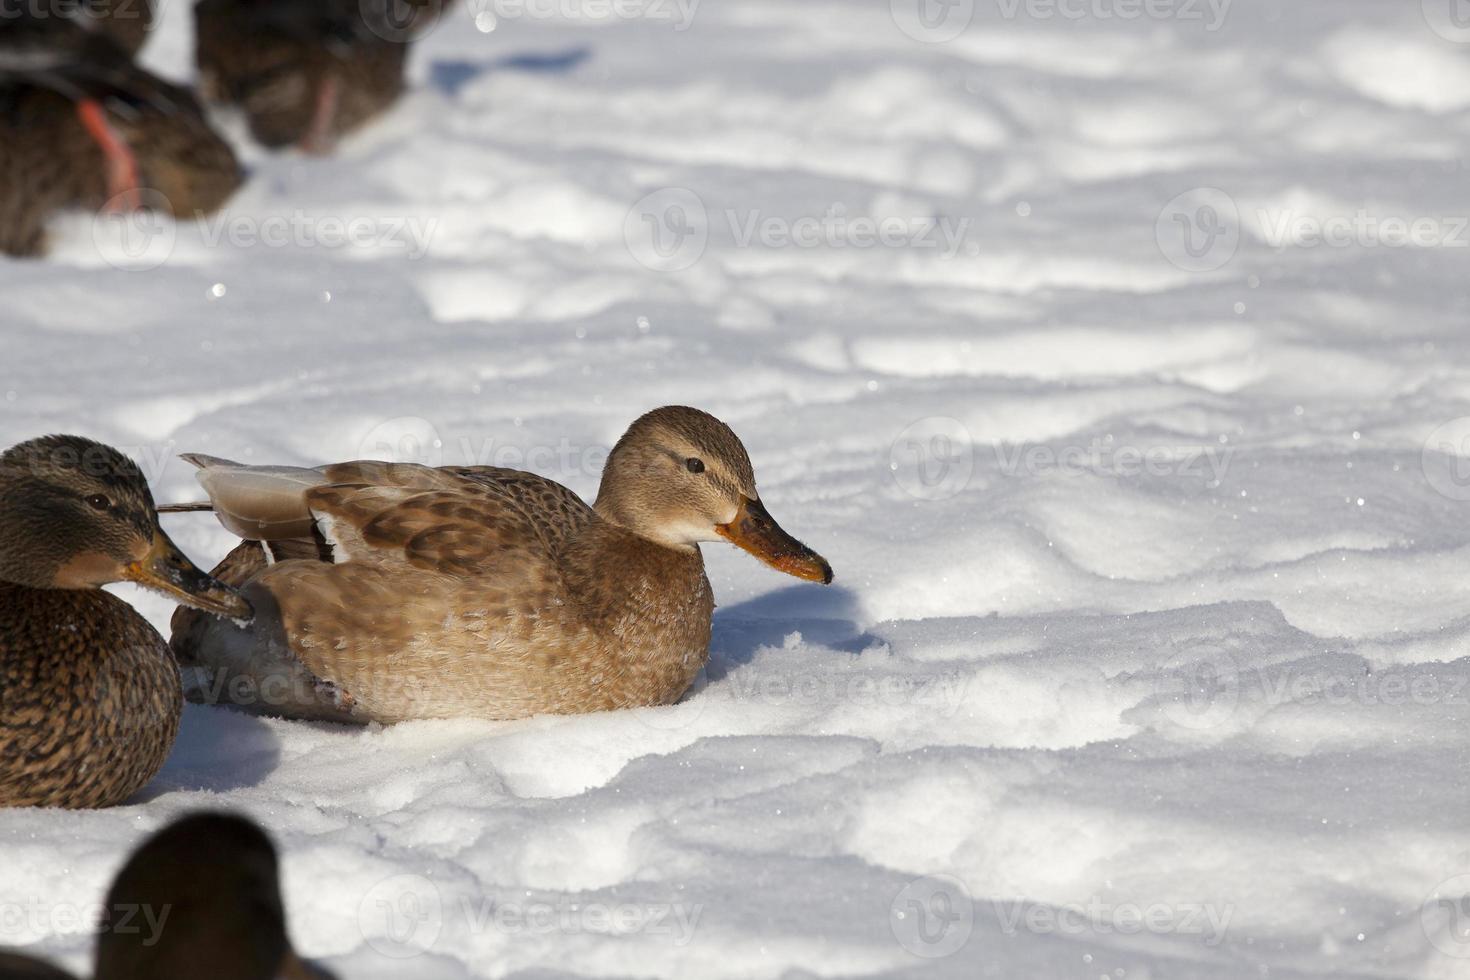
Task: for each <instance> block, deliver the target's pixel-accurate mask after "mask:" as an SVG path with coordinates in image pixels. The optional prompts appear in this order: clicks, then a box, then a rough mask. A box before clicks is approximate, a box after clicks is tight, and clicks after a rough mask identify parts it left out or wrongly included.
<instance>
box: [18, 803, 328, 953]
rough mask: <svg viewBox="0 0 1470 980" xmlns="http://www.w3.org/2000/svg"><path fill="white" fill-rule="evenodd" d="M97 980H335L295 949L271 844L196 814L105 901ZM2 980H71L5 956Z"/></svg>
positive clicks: (161, 839) (172, 829) (133, 866)
mask: <svg viewBox="0 0 1470 980" xmlns="http://www.w3.org/2000/svg"><path fill="white" fill-rule="evenodd" d="M99 932H100V938H99V940H98V943H97V965H96V974H95V976H96V980H196V978H198V977H201V976H208V977H209V978H210V980H331V976H330V974H328V973H326V972H325V971H323V970H321V969H320V968H318V967H315V966H311V965H309V964H307V963H305V962H304V961H302V960H301V959H300V958H299V957H297V955H296V953H295V952H294V951H293V950H292V948H291V941H290V939H289V937H288V935H287V929H286V912H285V906H284V904H283V903H282V901H281V885H280V871H279V862H278V859H277V857H276V849H275V845H273V844H272V843H271V840H270V838H269V837H267V836H266V835H265V833H264V832H263V831H262V830H261V829H260V828H259V827H257V826H256V825H255V824H253V823H251V822H250V821H249V820H245V819H243V818H241V817H236V816H231V815H228V814H214V813H200V814H194V815H192V816H188V817H185V818H183V819H182V820H179V821H178V822H176V823H174V824H172V825H170V826H169V827H167V828H165V829H164V830H162V831H161V832H159V833H158V834H156V835H154V836H153V837H152V838H150V839H149V840H148V841H146V842H145V843H144V844H143V846H142V847H140V848H138V850H137V851H135V852H134V853H133V856H132V857H131V858H130V859H129V860H128V863H127V864H126V865H124V866H123V869H122V871H120V872H119V873H118V876H117V879H116V880H115V881H114V882H113V884H112V890H111V891H109V892H108V893H107V900H106V901H105V902H104V903H103V917H102V921H101V923H100V924H99ZM0 980H71V975H70V974H68V973H66V972H64V971H62V970H58V969H57V968H55V967H53V966H50V965H48V964H46V963H42V962H41V961H39V960H34V959H30V958H28V957H24V956H20V955H17V954H5V953H0Z"/></svg>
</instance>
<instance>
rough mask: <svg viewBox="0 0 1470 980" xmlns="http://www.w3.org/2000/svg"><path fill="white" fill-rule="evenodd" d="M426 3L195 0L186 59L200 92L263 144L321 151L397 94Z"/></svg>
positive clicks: (429, 2) (427, 17)
mask: <svg viewBox="0 0 1470 980" xmlns="http://www.w3.org/2000/svg"><path fill="white" fill-rule="evenodd" d="M436 7H437V5H436V4H435V3H434V2H433V0H316V2H312V3H305V2H303V0H201V2H200V3H199V5H198V6H196V7H195V8H194V17H195V57H196V60H197V61H198V65H199V78H200V84H201V87H202V88H203V90H204V92H205V96H206V98H208V99H209V100H210V101H212V102H216V103H219V104H222V105H235V106H239V107H240V108H241V109H242V110H243V111H244V113H245V117H246V120H247V121H248V123H249V125H250V132H251V135H253V136H254V137H255V138H256V139H257V140H259V141H260V142H261V143H262V144H264V145H265V146H267V147H270V148H271V149H282V148H285V147H289V146H295V147H297V148H299V149H301V150H304V151H306V152H308V153H318V154H324V153H330V152H331V151H332V150H333V148H334V147H335V146H336V144H337V141H338V140H339V139H341V138H342V137H343V136H345V135H346V134H347V133H349V132H351V131H353V130H355V129H357V128H358V127H359V126H362V125H363V124H364V123H366V122H368V121H369V120H371V119H373V118H374V117H376V116H378V115H379V114H381V113H383V112H385V111H386V110H387V109H388V108H389V107H390V106H392V105H393V103H394V102H395V101H397V99H398V97H399V95H400V94H402V92H403V69H404V64H405V61H406V59H407V55H408V42H409V41H411V40H412V38H413V36H414V35H415V34H416V33H419V32H421V31H422V30H423V29H424V28H425V27H427V25H428V24H429V23H430V22H431V21H432V20H433V18H434V16H436Z"/></svg>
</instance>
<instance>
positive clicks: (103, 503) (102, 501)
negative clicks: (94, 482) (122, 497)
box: [87, 493, 112, 510]
mask: <svg viewBox="0 0 1470 980" xmlns="http://www.w3.org/2000/svg"><path fill="white" fill-rule="evenodd" d="M87 506H88V507H91V508H92V509H93V510H111V509H112V501H111V500H110V499H109V498H107V497H105V496H103V495H102V494H100V493H94V494H92V496H90V497H88V498H87Z"/></svg>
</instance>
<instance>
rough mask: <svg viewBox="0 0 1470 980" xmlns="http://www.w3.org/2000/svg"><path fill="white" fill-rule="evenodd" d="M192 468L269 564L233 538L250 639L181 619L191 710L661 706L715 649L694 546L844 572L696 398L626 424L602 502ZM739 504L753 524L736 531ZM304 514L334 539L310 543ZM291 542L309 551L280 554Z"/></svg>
mask: <svg viewBox="0 0 1470 980" xmlns="http://www.w3.org/2000/svg"><path fill="white" fill-rule="evenodd" d="M696 456H698V457H700V459H699V460H697V461H698V462H699V464H700V465H699V468H698V471H697V472H696V470H695V469H694V468H693V467H692V466H691V465H689V464H691V463H693V462H695V461H696V460H695V457H696ZM186 458H190V459H191V460H192V461H194V462H196V463H197V464H199V465H200V466H201V467H202V469H201V474H200V481H201V483H203V484H204V486H205V488H206V490H208V491H209V493H210V495H211V498H212V500H213V502H214V505H215V509H216V511H217V513H219V515H220V517H221V520H222V521H223V522H224V523H225V524H226V526H227V527H230V528H231V530H234V531H235V532H236V533H239V534H242V535H243V536H246V537H252V536H254V537H260V538H264V539H266V541H267V544H268V546H269V547H271V548H273V549H276V553H275V557H276V558H277V559H278V560H277V561H276V562H275V564H270V565H267V564H266V563H265V554H264V552H263V551H262V550H260V548H259V546H254V545H251V546H242V547H241V548H237V549H236V551H235V552H233V553H232V554H231V556H230V557H229V558H227V559H226V561H225V562H224V564H222V565H221V566H220V567H219V568H217V569H216V571H215V574H216V575H217V576H218V577H220V578H221V579H223V580H225V581H228V582H233V583H236V584H241V585H243V586H244V590H243V591H244V593H245V595H246V596H247V598H249V599H250V600H251V601H252V603H253V604H254V605H255V607H256V609H257V611H258V615H257V617H256V620H255V623H254V624H252V626H251V627H250V628H249V629H247V630H241V629H237V628H233V627H230V626H228V625H226V624H219V623H205V622H204V621H202V620H200V619H199V618H198V617H195V616H193V615H191V614H190V613H188V612H185V611H181V612H180V613H179V614H178V615H176V616H175V619H174V641H173V646H174V649H175V651H176V652H177V653H178V655H179V656H180V658H181V660H182V661H183V662H185V663H189V664H197V665H200V666H201V667H202V668H203V673H204V680H203V688H202V689H200V688H196V689H194V690H193V691H192V692H191V697H196V698H197V699H199V700H206V701H209V700H224V701H230V702H233V703H236V704H241V705H243V706H245V707H250V708H253V709H256V710H262V711H266V712H269V713H276V714H285V715H288V716H293V717H307V718H323V719H331V720H353V721H379V722H395V721H402V720H406V719H410V718H442V717H455V716H465V715H468V716H478V717H488V718H518V717H524V716H527V715H532V714H540V713H576V712H586V711H602V710H610V709H615V708H625V707H634V706H639V705H651V704H663V703H667V702H670V701H674V700H677V699H678V698H679V697H680V696H681V695H682V694H683V693H684V692H685V691H686V690H687V689H688V687H689V685H690V683H692V681H693V679H694V677H695V676H696V674H697V673H698V672H699V670H700V668H702V667H703V666H704V663H705V659H706V657H707V656H708V649H709V641H710V625H711V619H712V615H713V612H714V597H713V594H712V592H711V590H710V585H709V581H708V579H707V578H706V577H705V574H704V562H703V558H702V556H701V555H700V552H699V548H698V547H697V545H696V542H698V541H701V540H717V539H719V538H728V539H730V540H732V541H735V543H737V544H739V545H741V546H742V547H745V548H747V550H751V551H753V552H755V553H756V554H758V555H759V556H760V557H762V558H763V559H765V560H767V561H769V562H771V563H773V564H775V563H777V562H778V561H784V562H786V563H787V565H788V567H786V568H785V569H784V570H786V571H790V572H791V573H792V574H798V575H801V576H802V577H806V578H813V579H817V580H821V581H830V578H831V569H830V568H829V567H828V566H827V565H826V563H825V562H823V561H822V560H821V558H820V557H818V556H816V555H815V554H813V553H812V552H810V550H808V549H806V548H805V546H803V545H801V544H800V543H799V542H796V541H795V540H794V539H792V538H790V537H789V536H788V535H785V533H784V532H782V531H780V529H779V528H778V527H776V525H775V524H774V522H773V521H771V520H770V518H769V515H765V513H764V511H763V510H762V509H760V504H759V499H758V497H757V495H756V491H755V478H754V475H753V473H752V472H751V468H750V461H749V459H748V457H746V455H745V451H744V448H743V447H741V446H740V443H739V440H738V439H736V438H735V436H734V434H733V433H732V432H730V431H729V429H728V427H726V426H725V425H724V424H723V423H721V422H719V421H718V420H717V419H714V418H713V417H712V416H709V415H707V414H705V413H703V412H697V411H696V410H694V409H687V408H671V409H660V410H658V411H657V412H654V413H650V414H649V415H647V416H645V417H644V418H643V419H640V420H639V421H638V422H636V423H634V426H633V427H632V428H631V429H630V430H629V432H628V434H627V435H625V436H624V438H623V439H622V440H620V441H619V444H618V446H617V447H615V448H614V449H613V451H612V453H611V454H610V456H609V459H608V468H607V471H606V472H605V473H604V477H603V486H602V490H601V492H600V493H599V495H598V501H597V505H596V507H595V508H594V507H589V506H588V505H587V504H585V503H583V502H582V501H581V500H580V499H578V498H577V497H576V495H575V494H573V493H572V492H571V491H570V490H568V489H566V488H565V487H562V486H560V485H559V484H556V483H554V482H552V481H550V480H547V479H545V478H543V477H539V476H536V475H534V474H530V473H523V472H519V471H514V470H505V469H497V468H493V467H447V468H442V469H431V468H428V467H423V466H414V465H402V464H386V463H372V462H358V463H343V464H336V465H332V466H326V467H322V468H321V469H319V470H299V469H298V470H291V469H280V468H274V469H273V468H268V467H267V468H258V467H241V466H239V465H238V464H232V463H229V462H228V461H223V460H213V459H209V458H205V457H186ZM748 511H749V512H750V513H752V514H758V515H759V517H760V520H759V521H758V522H757V523H759V525H760V527H759V533H758V534H756V535H755V536H751V534H748V533H745V532H740V533H737V532H736V531H735V530H732V528H734V527H736V525H739V524H740V523H741V521H742V515H745V514H747V512H748ZM312 526H314V527H315V529H316V530H317V531H318V532H319V535H320V539H321V540H320V541H316V540H305V539H301V538H300V537H299V536H300V534H301V532H302V530H303V529H304V528H309V527H312ZM752 533H754V532H752ZM742 534H744V536H743V537H742ZM761 534H763V535H765V536H764V537H760V536H759V535H761ZM285 535H293V536H296V537H297V540H295V541H294V542H290V543H289V547H290V549H292V550H291V552H290V554H293V555H298V556H299V555H303V554H304V555H305V557H304V558H302V557H287V552H285V551H281V550H280V546H281V545H284V544H287V542H285V541H283V540H282V537H283V536H285ZM322 543H325V545H326V546H327V547H328V548H329V549H330V556H331V560H330V561H325V560H321V559H320V558H319V557H317V554H316V551H317V549H318V548H319V547H320V545H321V544H322ZM783 549H784V550H783ZM778 567H780V566H778ZM272 684H274V685H275V692H276V693H275V695H274V696H268V695H267V693H266V692H267V688H268V687H270V686H271V685H272ZM242 691H243V692H247V693H248V697H241V696H240V693H239V692H242Z"/></svg>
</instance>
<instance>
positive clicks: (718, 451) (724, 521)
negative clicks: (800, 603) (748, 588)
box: [596, 405, 832, 585]
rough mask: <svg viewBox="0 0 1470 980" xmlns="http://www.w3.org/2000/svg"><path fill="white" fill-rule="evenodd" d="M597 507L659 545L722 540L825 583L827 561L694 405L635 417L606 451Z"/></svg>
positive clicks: (734, 445)
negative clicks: (774, 507)
mask: <svg viewBox="0 0 1470 980" xmlns="http://www.w3.org/2000/svg"><path fill="white" fill-rule="evenodd" d="M596 508H597V512H598V514H599V515H600V516H601V517H602V518H603V519H604V520H608V521H611V522H612V523H614V524H618V525H620V526H622V527H624V528H627V529H628V530H630V531H632V532H633V533H635V534H637V535H639V536H641V537H644V538H647V539H649V540H650V541H653V542H655V543H657V544H660V545H663V546H664V547H666V548H673V549H675V550H683V551H689V550H693V549H695V548H696V547H697V546H698V545H699V543H700V542H701V541H729V542H730V543H731V544H734V545H735V546H737V547H739V548H743V549H744V550H746V551H748V552H750V553H751V554H753V555H755V556H756V557H757V558H759V559H760V560H761V561H763V562H765V563H766V564H767V565H770V566H771V567H772V568H775V569H777V570H778V571H782V572H785V573H786V574H788V575H794V576H796V577H797V578H800V579H806V580H807V581H810V582H821V583H823V584H824V585H825V584H829V583H830V582H831V581H832V566H831V565H829V564H827V561H826V559H824V558H823V557H822V556H821V555H819V554H817V553H816V552H815V551H813V550H812V549H810V548H808V547H807V546H806V545H804V544H802V543H801V542H800V541H798V540H796V539H795V538H793V537H792V536H791V535H790V534H787V533H786V532H785V531H784V530H782V528H781V526H780V525H779V524H777V523H776V521H775V519H774V518H773V517H771V515H770V514H769V513H768V512H767V511H766V508H765V505H764V504H762V503H761V499H760V494H759V493H758V492H757V491H756V488H755V472H754V470H753V469H752V468H751V465H750V456H749V455H748V454H747V453H746V451H745V447H744V446H743V445H741V443H740V439H739V438H738V437H737V436H736V435H735V433H734V432H732V431H731V430H730V427H729V426H728V425H726V424H725V423H723V422H721V421H720V420H719V419H717V418H715V417H714V416H713V415H710V414H709V413H707V412H701V411H699V410H698V409H696V408H685V407H683V406H677V405H676V406H670V407H667V408H659V409H655V410H654V411H652V412H649V413H648V414H647V415H645V416H643V417H642V418H640V419H638V421H636V422H634V423H633V425H632V426H631V427H629V429H628V431H627V432H626V433H624V435H623V437H622V438H621V439H619V440H618V443H617V445H616V446H614V447H613V450H612V452H611V453H610V454H609V456H608V459H607V466H606V468H605V469H604V471H603V475H602V487H601V489H600V490H599V491H598V494H597V505H596Z"/></svg>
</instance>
